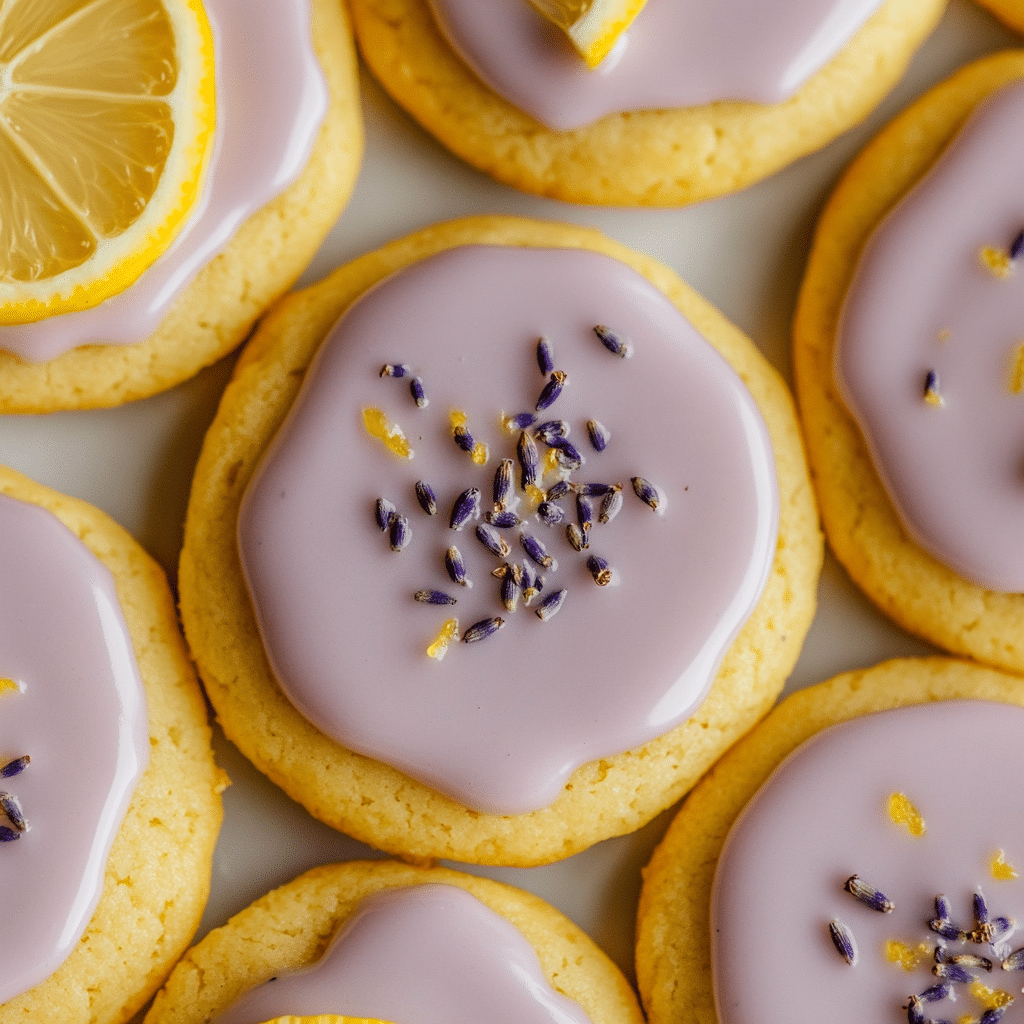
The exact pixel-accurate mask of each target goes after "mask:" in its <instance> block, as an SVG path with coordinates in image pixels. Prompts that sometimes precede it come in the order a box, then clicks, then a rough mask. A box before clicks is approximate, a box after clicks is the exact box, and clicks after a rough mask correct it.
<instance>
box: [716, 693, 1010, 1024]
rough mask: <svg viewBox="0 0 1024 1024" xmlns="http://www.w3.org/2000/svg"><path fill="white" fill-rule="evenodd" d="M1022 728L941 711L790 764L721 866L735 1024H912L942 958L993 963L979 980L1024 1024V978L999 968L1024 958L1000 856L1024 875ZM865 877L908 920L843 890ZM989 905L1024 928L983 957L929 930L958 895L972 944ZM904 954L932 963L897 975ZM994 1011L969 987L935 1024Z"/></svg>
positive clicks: (768, 787) (724, 965) (892, 717)
mask: <svg viewBox="0 0 1024 1024" xmlns="http://www.w3.org/2000/svg"><path fill="white" fill-rule="evenodd" d="M1022 730H1024V709H1022V708H1020V707H1017V706H1009V705H1002V704H996V703H986V702H982V701H948V702H938V703H934V704H926V705H919V706H914V707H908V708H901V709H898V710H893V711H887V712H882V713H879V714H874V715H868V716H865V717H862V718H858V719H855V720H853V721H851V722H847V723H844V724H842V725H838V726H835V727H833V728H831V729H827V730H825V731H823V732H822V733H819V734H818V735H817V736H816V737H814V738H813V739H812V740H810V741H808V742H807V743H805V744H804V745H803V746H801V747H799V748H798V749H797V750H796V751H795V752H794V753H793V754H792V755H790V757H789V758H787V759H786V760H785V761H784V762H783V763H782V765H780V767H779V768H778V769H776V771H775V772H774V773H773V774H772V776H771V778H770V779H769V780H768V782H767V783H766V784H765V785H764V786H763V787H762V789H761V790H760V792H759V793H758V794H757V795H756V796H755V797H754V798H753V799H752V800H751V802H750V803H749V804H748V805H747V807H746V808H745V810H744V811H743V813H742V814H741V815H740V817H739V818H738V819H737V821H736V823H735V824H734V825H733V828H732V830H731V831H730V833H729V836H728V839H727V841H726V844H725V848H724V850H723V852H722V855H721V857H720V859H719V863H718V868H717V872H716V875H715V881H714V890H713V894H712V927H711V936H712V963H713V973H714V985H715V1002H716V1006H717V1009H718V1019H719V1021H720V1022H721V1024H753V1022H757V1024H791V1022H792V1021H808V1020H819V1019H827V1020H829V1021H832V1022H835V1024H861V1022H863V1021H875V1022H877V1024H905V1022H906V1021H907V1020H908V1010H907V1009H905V1007H907V1005H908V1000H909V998H910V997H911V996H913V995H919V994H920V993H922V992H925V991H927V990H928V989H929V988H930V987H932V986H934V985H936V984H938V983H939V982H940V979H939V978H938V977H936V976H935V975H934V974H933V973H932V967H933V966H934V964H935V958H934V949H935V947H936V946H938V947H940V948H941V949H942V950H943V951H944V952H943V954H942V955H943V956H944V957H946V958H948V957H952V956H957V955H961V954H978V955H981V956H983V957H985V958H987V959H990V960H992V961H993V965H994V966H993V970H991V971H987V970H985V969H984V968H983V967H973V966H972V967H969V968H967V970H968V973H969V974H970V975H971V976H972V977H976V978H977V979H978V980H979V983H980V985H981V986H984V987H985V988H988V989H992V990H993V991H999V992H1006V993H1008V994H1010V995H1012V996H1013V997H1014V1004H1013V1005H1011V1006H1010V1007H1009V1008H1008V1010H1007V1011H1006V1015H1005V1016H1004V1017H1003V1018H1002V1019H1003V1022H1004V1024H1011V1022H1014V1021H1020V1020H1022V1019H1024V1006H1022V1002H1024V1000H1022V998H1021V984H1022V980H1024V975H1022V974H1021V973H1020V971H1019V970H1002V969H1001V968H1000V963H1001V961H1002V959H1003V958H1004V957H1006V956H1007V955H1008V954H1009V953H1011V952H1012V951H1014V950H1016V949H1018V948H1020V947H1021V946H1022V945H1024V934H1022V932H1021V927H1022V924H1021V923H1022V922H1024V880H1022V878H1020V877H1014V878H1009V879H997V878H996V877H995V875H994V872H993V869H992V865H993V859H994V858H995V857H996V855H997V854H998V852H999V851H1001V852H1002V855H1003V859H1004V860H1005V862H1007V863H1008V864H1009V865H1010V866H1011V867H1012V868H1014V869H1015V870H1016V872H1018V873H1020V872H1022V871H1024V817H1022V816H1021V814H1020V813H1019V801H1018V800H1017V796H1016V792H1015V787H1014V786H1013V785H1012V783H1009V782H1008V780H1010V779H1012V778H1013V772H1014V771H1015V769H1016V765H1017V762H1018V756H1017V750H1018V747H1019V742H1020V736H1021V732H1022ZM958 755H962V756H958ZM893 793H902V794H903V795H904V796H906V797H907V798H908V799H909V800H910V801H911V803H912V804H913V805H914V807H915V808H916V809H917V810H918V811H919V812H920V814H921V816H922V818H923V820H924V826H925V830H924V833H923V834H922V835H920V836H914V835H912V834H911V833H910V831H909V830H908V829H907V828H906V827H905V826H903V825H898V824H896V823H895V822H894V821H893V819H892V818H891V817H890V815H889V813H888V803H889V799H890V796H891V795H892V794H893ZM853 874H857V875H858V876H859V877H860V879H861V880H862V881H863V882H865V883H867V884H868V885H870V886H871V887H872V888H874V889H876V890H878V891H880V892H882V893H884V895H885V896H886V897H888V899H890V900H891V901H892V902H893V903H894V904H895V909H894V910H892V912H890V913H882V912H879V911H876V910H874V909H870V908H869V907H868V906H866V905H865V904H863V903H860V902H858V901H857V900H856V899H854V898H853V896H851V895H850V894H849V893H848V892H846V891H845V890H844V888H843V886H844V882H845V880H846V879H847V878H848V877H849V876H851V875H853ZM975 894H981V895H982V897H983V900H984V902H985V905H986V908H987V911H988V914H989V918H990V922H996V920H997V919H998V918H1000V917H1007V918H1012V919H1013V920H1014V921H1016V922H1018V924H1017V925H1016V926H1015V927H1014V928H1013V929H1012V930H1011V931H1009V932H1003V933H1002V934H999V932H998V930H997V934H996V936H995V938H994V941H993V942H980V943H979V942H974V941H971V940H970V939H967V940H964V941H960V940H957V939H943V938H941V936H940V935H939V934H938V933H937V932H936V931H934V930H933V929H932V928H930V927H929V925H928V921H929V920H930V919H932V918H935V917H936V904H935V898H936V896H939V895H944V896H945V897H946V898H947V899H948V901H949V914H948V917H947V920H948V921H950V922H952V923H953V925H954V926H955V927H957V928H959V929H962V930H964V931H967V932H970V931H973V930H974V929H975V928H976V926H977V921H976V910H975V905H974V897H975ZM832 920H838V921H841V922H842V924H843V925H845V927H846V928H848V929H849V931H850V933H851V934H852V935H853V936H854V940H855V944H856V946H857V949H858V956H857V960H856V962H855V964H853V965H852V966H851V965H848V964H847V963H846V961H845V960H844V959H843V957H841V956H840V955H839V953H838V951H837V949H836V947H835V946H834V945H833V943H832V941H831V939H830V937H829V931H828V926H829V922H830V921H832ZM768 936H770V942H769V941H768V939H767V937H768ZM891 940H895V941H898V942H901V943H904V944H905V945H906V946H907V947H910V948H912V949H916V948H917V947H918V946H919V945H923V947H924V950H923V952H922V953H921V958H920V962H919V963H918V964H917V965H916V966H913V967H912V968H911V969H910V970H905V969H904V968H903V967H901V966H899V965H898V964H897V963H894V962H892V961H891V960H890V959H889V957H888V955H887V943H888V942H889V941H891ZM766 943H768V944H767V945H766ZM984 1005H985V1003H984V1002H982V1001H981V1000H979V999H978V998H977V997H976V996H975V995H972V994H971V991H970V982H969V981H966V980H965V981H962V982H958V983H956V984H954V985H953V986H952V989H951V993H950V994H949V995H948V996H946V997H945V998H943V999H940V1000H937V1001H934V1002H926V1003H925V1004H924V1005H923V1014H922V1017H921V1019H934V1020H958V1021H959V1020H964V1019H969V1020H973V1021H977V1020H978V1019H979V1018H980V1017H981V1014H982V1012H983V1008H984ZM965 1015H966V1018H965ZM909 1019H910V1020H914V1019H915V1017H914V1016H913V1015H912V1014H911V1015H910V1016H909ZM992 1019H998V1017H995V1018H992Z"/></svg>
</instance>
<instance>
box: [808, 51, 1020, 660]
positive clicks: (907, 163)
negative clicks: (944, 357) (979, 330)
mask: <svg viewBox="0 0 1024 1024" xmlns="http://www.w3.org/2000/svg"><path fill="white" fill-rule="evenodd" d="M1022 72H1024V59H1022V57H1021V56H1020V54H1019V53H1005V54H1000V55H997V56H994V57H991V58H988V59H986V60H983V61H980V62H978V63H977V64H974V65H971V66H969V67H967V68H965V69H964V70H962V71H961V72H959V73H957V74H955V75H954V76H953V77H952V78H950V79H949V80H948V81H946V82H945V83H943V84H942V85H940V86H938V87H937V88H935V89H934V90H932V91H931V92H930V93H928V94H926V95H925V96H924V97H923V98H922V99H921V100H920V101H918V103H916V104H914V105H913V106H912V107H910V108H909V109H908V110H907V111H906V112H905V113H904V114H903V115H901V116H900V117H899V118H897V119H896V120H895V121H893V122H892V124H890V125H889V126H888V128H886V129H885V130H884V131H883V132H882V133H881V134H880V135H879V136H878V137H877V138H876V140H875V141H874V142H873V143H872V144H870V145H869V146H868V147H867V148H866V149H865V150H864V151H863V153H862V154H861V156H860V157H859V158H858V159H857V160H856V161H855V162H854V163H853V164H852V165H851V167H850V168H849V170H848V171H847V173H846V175H845V177H844V178H843V180H842V181H841V183H840V185H839V187H838V188H837V189H836V191H835V193H834V195H833V197H832V199H831V200H830V202H829V204H828V205H827V207H826V209H825V211H824V213H823V214H822V217H821V220H820V222H819V226H818V229H817V233H816V236H815V241H814V245H813V248H812V253H811V257H810V260H809V264H808V268H807V272H806V276H805V280H804V284H803V286H802V289H801V293H800V297H799V302H798V306H797V313H796V320H795V326H794V370H795V378H796V390H797V398H798V403H799V406H800V410H801V416H802V418H803V422H804V425H805V435H806V438H807V446H808V455H809V459H810V462H811V467H812V472H813V474H814V479H815V486H816V490H817V493H818V498H819V502H820V504H821V511H822V519H823V523H824V526H825V530H826V536H827V537H828V540H829V543H830V545H831V546H832V548H833V550H834V551H835V553H836V555H837V557H838V558H839V560H840V561H841V562H842V563H843V565H844V566H845V567H846V569H847V571H848V572H849V573H850V575H851V576H852V577H853V579H854V581H855V582H856V583H857V584H858V585H859V586H860V587H861V588H862V589H863V590H864V591H865V592H866V593H867V594H868V596H869V597H870V598H871V599H872V600H873V601H874V602H875V603H876V604H877V605H878V606H879V608H880V609H881V610H882V611H883V612H885V613H886V614H887V615H889V616H891V617H892V618H894V619H895V620H896V621H897V622H899V623H900V625H902V626H904V627H905V628H906V629H909V630H910V631H911V632H913V633H916V634H918V635H920V636H922V637H924V638H925V639H927V640H929V641H931V642H932V643H934V644H936V645H938V646H940V647H942V648H944V649H946V650H949V651H951V652H953V653H955V654H960V655H966V656H969V657H971V658H974V659H976V660H978V661H981V662H985V663H987V664H991V665H995V666H997V667H1001V668H1005V669H1008V670H1011V671H1017V672H1020V671H1021V670H1022V669H1024V651H1022V650H1021V647H1020V645H1019V643H1017V633H1018V629H1017V625H1016V624H1017V622H1018V620H1019V616H1020V609H1021V603H1020V602H1021V600H1022V598H1021V595H1020V594H1018V593H1010V592H1005V593H1004V592H996V591H994V590H990V589H986V588H985V587H984V586H982V585H980V584H977V583H972V582H969V581H968V580H967V579H966V578H965V577H964V576H962V575H959V574H958V573H956V572H954V571H953V570H951V569H949V568H947V567H946V565H944V564H942V562H940V561H938V560H937V558H935V557H933V556H932V555H930V554H928V553H927V552H926V551H925V550H924V549H923V547H921V546H920V545H919V544H918V543H916V542H915V540H914V539H913V537H912V536H911V535H910V533H909V532H908V530H907V529H905V528H904V526H903V524H902V521H901V519H900V517H899V516H898V514H897V512H896V511H895V508H894V505H893V503H892V501H890V499H889V496H888V493H887V492H886V489H885V487H884V485H883V483H882V480H881V478H880V476H879V474H878V472H877V471H876V468H875V464H874V462H873V461H872V458H871V454H870V452H869V449H868V446H867V444H866V443H865V441H864V436H863V434H862V433H861V431H860V430H859V429H858V427H857V424H856V423H855V421H854V419H853V418H852V416H851V415H850V412H849V411H848V408H847V406H846V404H845V402H844V400H843V398H842V396H841V394H840V392H839V388H838V387H837V385H836V383H835V376H834V372H833V366H834V359H835V339H836V334H837V330H838V327H839V324H840V317H841V312H842V309H843V303H844V299H845V297H846V296H847V294H848V292H849V290H850V286H851V282H852V281H853V280H854V275H855V272H856V269H857V264H858V259H859V257H860V254H861V252H862V251H863V249H864V246H865V244H866V243H867V241H868V239H869V237H870V236H871V234H872V232H873V231H874V230H875V228H876V227H877V226H878V224H879V223H880V221H881V220H882V218H883V217H884V216H885V215H886V214H887V213H888V212H889V211H890V210H891V209H892V208H893V207H894V205H895V204H897V203H898V202H899V200H900V199H901V198H902V197H903V196H904V195H906V194H907V193H908V191H909V190H910V189H911V187H912V186H913V185H914V184H915V183H917V182H918V180H919V179H921V177H922V176H923V175H924V174H925V173H926V172H927V171H928V170H929V169H930V168H931V167H932V165H933V164H934V163H935V161H936V160H937V159H938V158H939V156H940V154H942V152H943V150H944V149H945V147H946V146H947V145H948V144H949V143H950V142H951V141H952V140H953V139H954V138H955V137H956V136H957V133H958V132H959V130H960V129H961V127H962V126H963V125H964V123H965V121H966V119H967V118H968V116H969V115H970V114H971V113H972V112H973V111H974V110H975V109H976V108H977V107H978V105H979V104H980V103H981V102H982V101H983V100H985V99H986V98H987V97H989V96H991V95H992V94H993V93H995V92H996V91H997V90H999V89H1000V88H1002V87H1003V86H1007V85H1010V84H1012V83H1015V82H1018V81H1019V80H1020V78H1021V76H1022ZM1007 244H1009V243H1007ZM968 259H969V260H971V261H974V262H975V263H976V262H977V255H976V254H968ZM997 283H1001V282H998V281H997ZM938 326H942V325H938ZM944 343H945V339H944V337H943V335H942V332H940V331H936V341H935V344H936V345H937V346H939V348H937V349H936V351H937V352H938V351H939V349H940V348H941V346H942V345H943V344H944ZM955 344H956V340H955V339H951V340H950V345H955ZM926 369H927V367H926V366H922V367H921V372H920V381H925V391H927V390H928V388H927V383H928V378H927V376H926V374H925V373H924V371H925V370H926ZM994 380H995V381H996V385H999V384H1000V383H1001V382H1003V381H1004V377H1003V376H1002V375H1000V374H998V373H997V375H996V377H995V378H994ZM919 384H920V382H919ZM996 385H993V391H994V392H995V391H996V390H998V387H996ZM943 387H944V388H945V387H946V384H945V383H944V384H943ZM1002 389H1003V391H1007V388H1006V386H1005V383H1002ZM917 400H918V401H919V402H922V401H923V402H925V403H927V402H929V396H928V395H927V394H923V393H921V392H918V393H917ZM935 411H937V412H940V413H941V412H942V409H941V407H940V408H936V409H935Z"/></svg>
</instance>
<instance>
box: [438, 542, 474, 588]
mask: <svg viewBox="0 0 1024 1024" xmlns="http://www.w3.org/2000/svg"><path fill="white" fill-rule="evenodd" d="M444 567H445V569H447V570H448V575H449V576H450V577H451V579H452V583H458V584H459V586H460V587H471V586H473V584H472V583H470V582H469V580H468V579H466V564H465V562H463V560H462V553H461V552H460V551H459V549H458V548H457V547H455V545H454V544H453V545H452V546H451V547H450V548H449V549H448V550H447V551H446V552H445V553H444Z"/></svg>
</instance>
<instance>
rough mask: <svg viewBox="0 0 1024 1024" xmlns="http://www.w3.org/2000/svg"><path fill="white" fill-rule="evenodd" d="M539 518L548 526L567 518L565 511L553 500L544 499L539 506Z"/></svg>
mask: <svg viewBox="0 0 1024 1024" xmlns="http://www.w3.org/2000/svg"><path fill="white" fill-rule="evenodd" d="M537 518H538V519H539V520H540V521H541V522H542V523H546V524H547V525H548V526H555V525H557V524H558V523H560V522H561V521H562V520H563V519H564V518H565V512H564V511H563V510H562V507H561V506H560V505H556V504H555V503H554V502H553V501H542V502H541V503H540V504H539V505H538V506H537Z"/></svg>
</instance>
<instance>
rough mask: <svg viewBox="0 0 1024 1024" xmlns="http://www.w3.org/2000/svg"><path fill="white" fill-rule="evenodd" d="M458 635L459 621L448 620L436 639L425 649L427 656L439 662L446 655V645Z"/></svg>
mask: <svg viewBox="0 0 1024 1024" xmlns="http://www.w3.org/2000/svg"><path fill="white" fill-rule="evenodd" d="M458 635H459V620H458V619H448V621H447V622H445V624H444V625H443V626H442V627H441V632H440V633H438V634H437V639H436V640H435V641H434V642H433V643H432V644H431V645H430V646H429V647H428V648H427V654H429V655H430V657H432V658H436V659H437V660H438V661H440V660H441V659H442V658H443V657H444V656H445V655H446V654H447V653H448V645H449V644H450V643H451V642H452V641H453V640H454V639H455V638H456V637H457V636H458Z"/></svg>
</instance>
